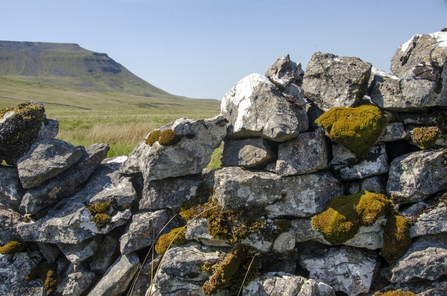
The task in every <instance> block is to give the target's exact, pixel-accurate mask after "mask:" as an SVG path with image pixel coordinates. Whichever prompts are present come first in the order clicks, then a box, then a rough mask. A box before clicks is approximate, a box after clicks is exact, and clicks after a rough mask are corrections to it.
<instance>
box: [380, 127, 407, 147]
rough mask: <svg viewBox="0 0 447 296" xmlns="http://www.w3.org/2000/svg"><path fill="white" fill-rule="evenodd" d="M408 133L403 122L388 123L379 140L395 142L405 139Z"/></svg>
mask: <svg viewBox="0 0 447 296" xmlns="http://www.w3.org/2000/svg"><path fill="white" fill-rule="evenodd" d="M406 136H407V133H406V132H405V128H404V125H403V124H402V123H401V122H393V123H388V124H387V126H386V129H385V131H384V132H383V134H382V136H381V137H380V139H379V142H394V141H399V140H403V139H405V137H406Z"/></svg>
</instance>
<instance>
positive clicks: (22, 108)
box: [0, 101, 45, 166]
mask: <svg viewBox="0 0 447 296" xmlns="http://www.w3.org/2000/svg"><path fill="white" fill-rule="evenodd" d="M44 115H45V109H44V107H43V105H42V104H41V103H37V102H33V101H30V102H28V103H23V104H19V105H17V106H15V107H12V108H4V109H3V110H0V160H5V161H6V163H7V164H9V165H13V166H15V165H16V162H17V160H18V159H19V158H20V157H22V156H23V155H25V153H26V152H27V151H28V150H29V148H30V147H31V145H32V144H33V143H34V141H35V140H36V139H37V135H38V133H39V130H40V128H41V125H42V121H43V120H44Z"/></svg>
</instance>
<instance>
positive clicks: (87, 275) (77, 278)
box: [56, 265, 96, 296]
mask: <svg viewBox="0 0 447 296" xmlns="http://www.w3.org/2000/svg"><path fill="white" fill-rule="evenodd" d="M62 278H63V279H62V281H61V283H60V284H59V285H58V286H57V290H56V292H57V293H60V295H62V296H80V295H82V293H84V292H85V291H86V290H87V289H88V288H89V287H90V286H91V285H92V284H93V283H94V281H95V278H96V275H95V273H94V272H91V271H88V270H86V269H85V268H82V266H76V268H74V266H73V265H70V267H69V268H68V270H67V271H66V272H65V274H64V275H63V277H62Z"/></svg>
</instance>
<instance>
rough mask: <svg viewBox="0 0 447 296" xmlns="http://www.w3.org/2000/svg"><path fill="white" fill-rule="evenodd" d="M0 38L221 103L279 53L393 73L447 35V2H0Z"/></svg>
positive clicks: (296, 58) (294, 58)
mask: <svg viewBox="0 0 447 296" xmlns="http://www.w3.org/2000/svg"><path fill="white" fill-rule="evenodd" d="M0 11H1V17H0V40H9V41H35V42H57V43H77V44H79V45H80V46H81V47H83V48H85V49H88V50H91V51H95V52H100V53H107V54H108V55H109V57H111V58H112V59H114V60H115V61H116V62H118V63H120V64H122V65H123V66H124V67H126V68H127V69H128V70H130V71H131V72H132V73H134V74H135V75H137V76H139V77H141V78H142V79H144V80H146V81H147V82H149V83H151V84H152V85H154V86H156V87H158V88H161V89H163V90H165V91H167V92H169V93H172V94H175V95H180V96H186V97H190V98H211V99H218V100H221V99H222V97H223V96H224V95H225V93H226V92H227V91H228V90H230V89H231V88H232V86H233V85H234V84H235V83H236V82H237V81H239V80H240V79H242V78H243V77H245V76H247V75H249V74H251V73H260V74H264V73H265V72H266V70H267V69H268V68H269V67H270V65H272V64H273V63H274V62H275V61H276V59H277V58H279V57H281V56H284V55H286V54H289V55H290V58H291V60H292V61H294V62H300V63H301V64H302V67H303V69H304V70H305V68H306V66H307V63H308V62H309V60H310V59H311V57H312V54H313V53H315V52H317V51H321V52H323V53H332V54H335V55H339V56H355V57H359V58H360V59H362V60H363V61H365V62H370V63H371V64H373V66H374V67H376V68H379V69H381V70H384V71H387V72H390V59H391V58H392V56H393V55H394V53H395V51H396V50H397V49H398V47H399V45H400V44H402V43H405V42H406V41H407V40H409V39H410V38H411V37H412V36H413V35H414V34H428V33H433V32H437V31H440V30H441V29H443V28H445V27H447V0H368V1H366V0H337V1H335V0H331V1H329V0H256V1H253V0H76V1H75V0H38V1H37V0H0Z"/></svg>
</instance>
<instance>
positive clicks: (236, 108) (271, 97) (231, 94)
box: [221, 74, 309, 142]
mask: <svg viewBox="0 0 447 296" xmlns="http://www.w3.org/2000/svg"><path fill="white" fill-rule="evenodd" d="M286 96H287V97H286ZM289 101H290V102H289ZM305 103H306V102H305V101H304V99H302V98H297V97H295V96H293V95H284V94H283V93H282V92H281V91H280V90H279V89H278V88H277V87H276V86H275V85H274V84H273V83H271V82H270V81H269V79H268V78H267V77H266V76H263V75H260V74H251V75H249V76H247V77H245V78H243V79H241V80H240V81H239V82H237V83H236V84H235V85H234V86H233V88H232V89H231V90H229V91H228V92H227V93H226V94H225V96H224V97H223V99H222V104H221V114H222V115H223V116H224V117H225V118H226V119H227V120H228V121H229V124H228V135H227V138H248V137H263V138H267V139H270V140H273V141H278V142H284V141H286V140H288V139H291V138H294V137H296V135H298V133H300V132H303V131H306V130H307V129H308V126H309V123H308V119H307V115H306V112H305V108H302V106H303V105H304V104H305ZM300 105H301V107H300Z"/></svg>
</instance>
